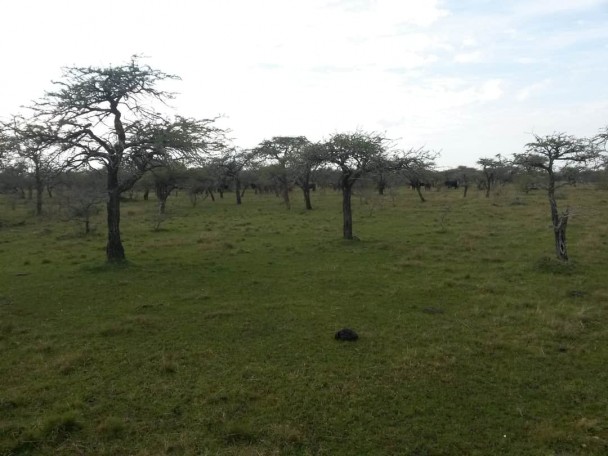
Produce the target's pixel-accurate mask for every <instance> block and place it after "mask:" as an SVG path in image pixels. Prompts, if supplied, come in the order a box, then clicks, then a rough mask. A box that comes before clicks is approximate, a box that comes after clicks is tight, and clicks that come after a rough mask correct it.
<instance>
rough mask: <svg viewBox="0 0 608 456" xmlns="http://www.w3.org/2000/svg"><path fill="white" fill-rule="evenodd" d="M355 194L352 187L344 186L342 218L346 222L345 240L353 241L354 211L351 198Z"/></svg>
mask: <svg viewBox="0 0 608 456" xmlns="http://www.w3.org/2000/svg"><path fill="white" fill-rule="evenodd" d="M352 193H353V188H352V185H349V184H344V185H343V186H342V218H343V220H344V228H343V233H344V239H349V240H352V239H353V211H352V207H351V201H350V200H351V197H352Z"/></svg>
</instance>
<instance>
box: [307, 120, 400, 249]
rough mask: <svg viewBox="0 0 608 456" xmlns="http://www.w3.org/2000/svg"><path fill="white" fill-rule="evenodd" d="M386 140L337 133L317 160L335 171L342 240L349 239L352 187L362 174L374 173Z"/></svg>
mask: <svg viewBox="0 0 608 456" xmlns="http://www.w3.org/2000/svg"><path fill="white" fill-rule="evenodd" d="M387 142H388V141H387V139H386V138H384V137H383V136H381V135H377V134H374V133H365V132H361V131H357V132H355V133H337V134H334V135H333V136H332V137H331V138H330V139H329V141H327V142H326V143H325V144H324V147H323V149H322V150H321V151H319V152H321V155H320V157H319V158H320V159H321V160H322V161H325V162H327V163H331V164H333V165H335V166H337V167H338V169H339V171H340V173H341V174H340V181H339V187H340V189H341V190H342V217H343V236H344V239H353V214H352V206H351V197H352V192H353V186H354V185H355V184H356V183H357V181H358V180H359V179H360V178H361V176H362V175H363V174H365V173H368V172H371V171H373V170H375V169H377V168H378V167H379V166H381V165H382V163H384V161H385V158H386V145H387Z"/></svg>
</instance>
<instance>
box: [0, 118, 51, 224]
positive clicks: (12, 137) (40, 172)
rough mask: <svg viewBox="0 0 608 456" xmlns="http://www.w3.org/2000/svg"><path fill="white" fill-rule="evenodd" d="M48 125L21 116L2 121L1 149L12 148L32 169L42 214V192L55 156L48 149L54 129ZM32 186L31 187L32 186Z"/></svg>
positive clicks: (39, 212) (39, 211)
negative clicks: (51, 129)
mask: <svg viewBox="0 0 608 456" xmlns="http://www.w3.org/2000/svg"><path fill="white" fill-rule="evenodd" d="M48 128H49V127H48V126H47V125H43V124H34V123H28V122H27V121H26V120H25V119H24V118H23V117H21V116H13V118H12V119H11V120H10V121H7V122H2V123H0V129H1V130H2V134H1V135H0V141H2V142H3V143H4V146H0V149H5V150H10V151H11V152H12V153H13V154H14V155H15V156H16V157H18V158H19V159H21V160H22V161H23V162H24V163H25V164H26V166H27V167H28V168H29V170H30V174H31V176H32V178H33V182H34V188H35V190H36V215H37V216H40V215H42V194H43V192H44V186H45V181H46V180H47V178H48V177H50V170H51V169H52V165H51V163H52V161H53V158H52V156H50V155H49V154H47V151H48V150H49V149H50V148H52V147H53V141H52V139H50V138H51V137H52V131H50V130H48ZM30 188H31V187H30Z"/></svg>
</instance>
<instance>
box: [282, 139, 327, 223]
mask: <svg viewBox="0 0 608 456" xmlns="http://www.w3.org/2000/svg"><path fill="white" fill-rule="evenodd" d="M322 150H323V145H321V144H318V143H317V144H312V143H309V144H306V145H305V146H304V147H302V148H301V149H300V150H299V151H298V152H297V153H296V154H294V155H293V156H292V158H291V162H290V164H289V167H290V171H291V173H292V174H293V178H294V182H295V184H296V185H297V186H298V187H300V188H301V189H302V193H303V194H304V205H305V207H306V210H309V211H310V210H312V203H311V202H310V191H311V190H313V189H314V188H315V186H314V184H313V183H312V176H313V173H314V172H315V170H316V169H317V168H318V167H319V165H320V164H321V163H320V161H319V156H320V153H321V152H322Z"/></svg>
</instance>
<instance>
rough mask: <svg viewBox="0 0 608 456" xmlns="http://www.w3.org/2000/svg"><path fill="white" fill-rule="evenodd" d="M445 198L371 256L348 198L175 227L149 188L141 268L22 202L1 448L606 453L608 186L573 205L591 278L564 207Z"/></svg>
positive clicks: (382, 229) (0, 400) (321, 198)
mask: <svg viewBox="0 0 608 456" xmlns="http://www.w3.org/2000/svg"><path fill="white" fill-rule="evenodd" d="M356 188H357V187H355V189H356ZM426 195H427V202H426V203H425V204H420V203H419V201H418V199H417V196H416V195H415V194H414V193H412V191H411V190H409V189H400V190H399V192H398V193H397V194H396V196H395V198H396V204H395V205H393V204H390V199H387V203H386V204H378V205H377V207H376V208H375V210H374V211H373V213H370V212H369V211H365V210H362V208H361V207H355V209H357V210H356V211H355V217H356V226H357V232H356V234H357V236H358V237H359V238H360V239H361V240H360V241H359V242H343V241H342V240H341V239H340V237H341V214H340V209H341V206H340V204H341V203H340V196H339V195H338V194H337V193H336V192H333V191H331V190H329V189H318V190H317V191H316V192H315V193H314V194H313V202H314V206H315V208H316V209H315V210H314V211H306V210H304V208H303V206H302V207H301V209H300V210H293V211H291V212H290V213H289V214H286V213H285V211H284V209H283V208H282V206H281V202H280V200H279V199H278V198H276V197H275V196H274V195H266V194H264V195H253V194H252V193H248V194H247V195H246V196H245V197H244V199H243V205H242V206H238V207H237V206H236V205H235V204H234V201H233V198H224V199H220V198H217V199H216V202H215V203H212V202H210V201H209V200H206V201H205V202H204V203H202V202H201V203H200V204H199V205H197V206H196V207H192V205H191V204H190V202H189V201H188V199H187V195H185V194H184V193H182V192H180V194H179V195H178V196H176V198H175V201H173V204H172V211H174V212H175V214H176V217H175V218H174V219H171V220H169V221H167V223H166V225H165V228H166V229H165V230H163V231H159V232H152V231H150V229H149V225H148V224H147V223H146V222H145V218H146V214H147V213H148V210H149V207H152V206H154V202H153V201H147V202H146V201H143V200H142V199H141V196H138V195H135V197H136V198H135V199H133V200H129V201H127V202H124V203H123V206H124V211H125V214H126V216H125V217H124V224H123V230H124V233H125V239H127V241H126V247H127V248H128V250H129V251H130V252H131V255H130V260H131V263H119V264H106V263H104V261H103V260H104V258H103V249H104V243H105V236H103V235H102V234H98V233H92V234H91V235H90V236H86V237H84V236H77V235H74V236H69V235H68V234H69V233H70V232H74V231H75V230H78V229H79V227H74V226H73V225H71V224H70V223H69V222H62V221H54V220H48V219H43V220H38V219H35V217H34V216H33V215H26V214H25V212H24V211H21V210H16V211H12V210H11V209H10V201H9V200H4V199H0V213H2V214H3V219H4V220H5V222H6V223H5V224H4V225H3V227H2V228H0V351H1V353H2V357H1V358H0V372H2V377H1V378H2V380H1V381H0V454H1V455H18V454H20V455H25V454H30V455H47V454H53V455H72V454H95V455H116V454H141V455H144V454H184V455H189V454H222V455H223V454H226V455H230V454H233V455H236V454H302V455H305V454H327V455H332V454H370V455H371V454H405V455H414V454H418V455H423V454H428V455H452V454H454V455H460V454H466V455H469V454H470V455H475V454H477V455H513V456H515V455H517V456H519V455H558V454H562V455H563V454H572V455H578V454H580V455H604V454H606V453H607V452H608V425H607V423H606V419H605V417H606V410H607V408H608V397H607V396H606V394H605V392H606V373H605V371H606V369H605V360H606V359H607V357H608V348H607V347H608V343H607V342H608V335H607V333H606V329H605V328H606V327H607V325H608V317H607V315H606V312H605V309H606V306H607V305H608V288H607V287H606V280H605V265H606V263H607V261H608V253H607V249H606V244H607V243H608V227H607V226H606V224H605V220H604V217H603V215H602V213H601V211H599V210H597V208H598V204H601V203H600V202H601V201H603V200H604V201H605V200H606V199H607V198H606V196H605V195H604V193H603V192H601V191H598V190H596V189H592V188H587V187H585V186H584V185H581V186H578V187H576V188H572V189H569V191H568V193H567V195H566V197H567V199H568V201H567V203H568V205H570V206H572V207H573V208H575V209H576V214H577V216H576V218H573V219H572V221H571V225H570V227H569V228H570V231H569V242H570V249H571V251H572V252H573V253H574V256H575V257H576V259H577V261H576V263H575V264H574V265H573V264H568V265H564V264H562V263H558V262H556V261H554V260H552V259H549V258H547V259H543V258H544V257H545V256H546V255H547V253H548V251H550V249H551V245H552V231H551V228H550V218H549V213H548V210H547V207H546V195H544V194H542V192H530V193H528V194H525V193H523V192H520V191H518V190H517V189H516V188H515V187H510V186H507V187H505V190H504V192H503V193H502V194H501V195H500V196H497V197H493V198H492V199H486V198H485V197H484V196H483V194H482V193H480V192H478V191H475V190H472V191H470V193H469V195H468V196H467V198H466V199H465V198H462V195H461V194H460V193H459V192H447V191H432V192H428V193H427V194H426ZM386 198H390V197H388V196H387V197H386ZM516 198H517V199H518V200H521V201H524V202H525V203H526V204H517V205H513V204H511V203H512V201H514V200H515V199H516ZM353 202H354V204H355V205H357V204H364V202H359V198H355V199H354V200H353ZM446 208H449V212H448V210H447V209H446ZM18 209H19V208H18ZM444 215H445V216H444ZM94 217H96V218H98V220H96V222H97V223H101V220H102V219H103V215H102V214H98V215H94ZM20 222H23V223H21V224H19V225H18V223H20ZM43 259H48V260H49V262H43V261H42V260H43ZM564 268H567V270H566V269H564ZM343 327H350V328H353V329H355V330H356V331H357V333H358V334H359V335H360V339H359V340H358V341H357V342H354V343H337V342H336V341H335V340H334V333H335V332H336V331H337V330H338V329H340V328H343Z"/></svg>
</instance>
